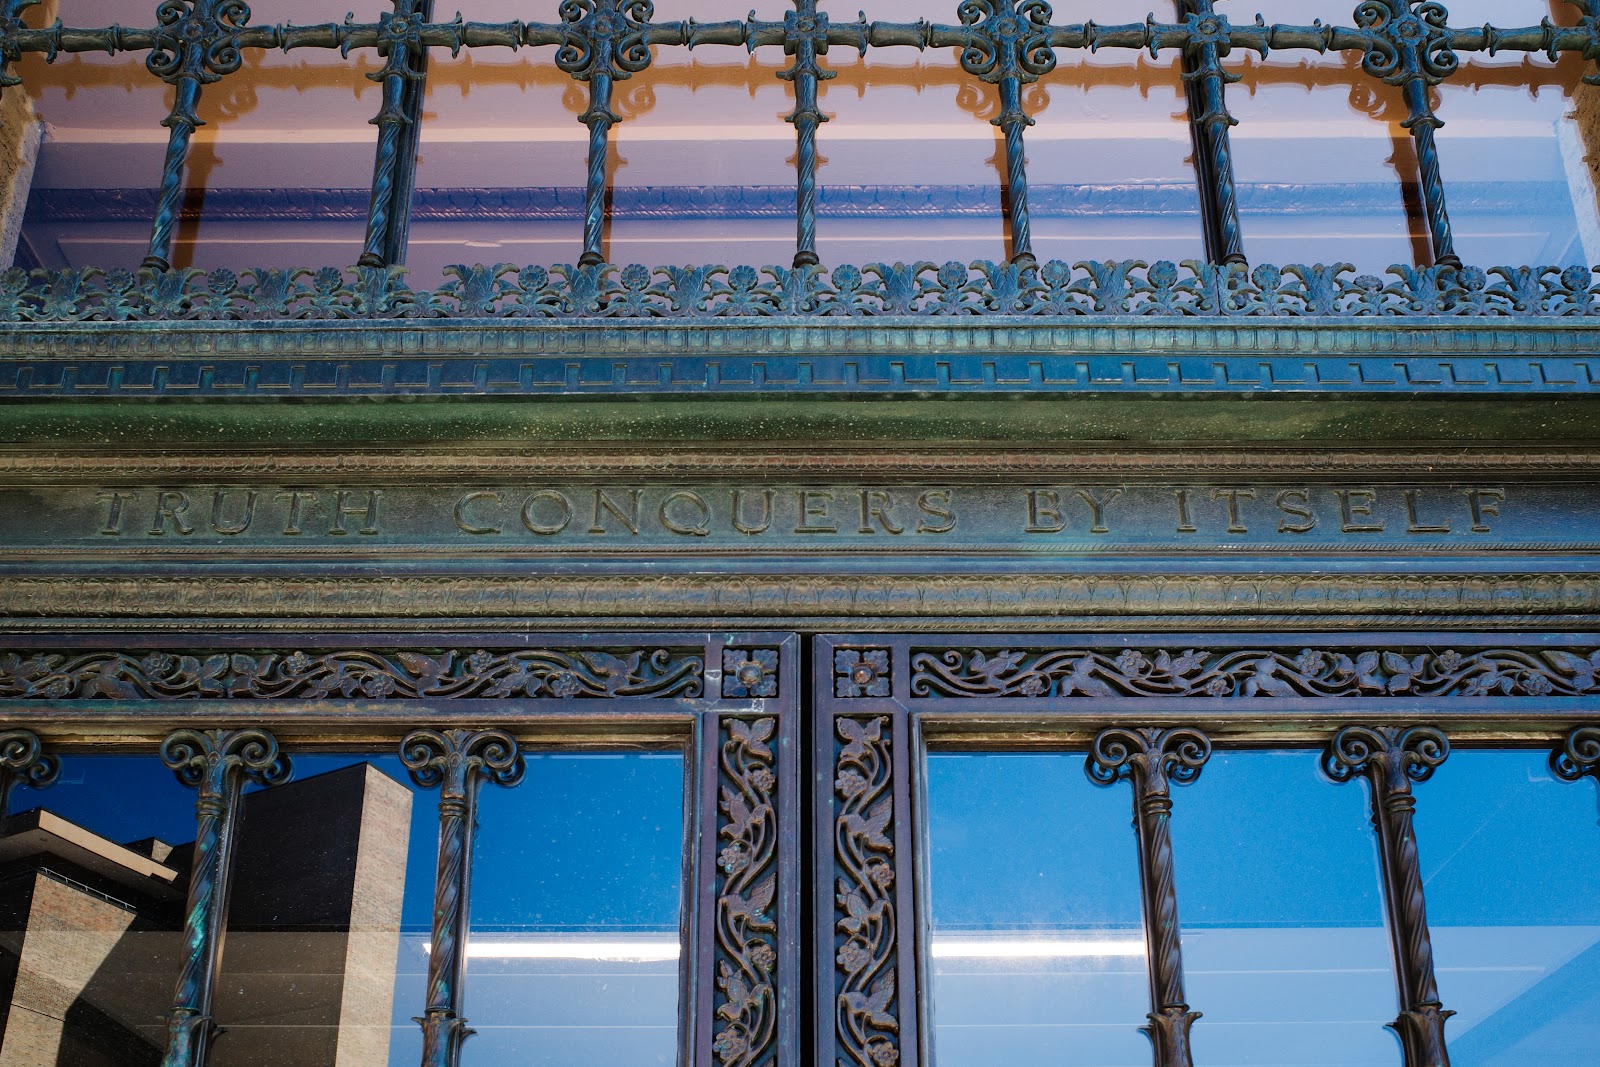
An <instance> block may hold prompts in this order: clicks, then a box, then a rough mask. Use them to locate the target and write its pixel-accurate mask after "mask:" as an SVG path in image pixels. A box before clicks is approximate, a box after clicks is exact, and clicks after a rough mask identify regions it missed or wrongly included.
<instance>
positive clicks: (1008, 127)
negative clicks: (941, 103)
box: [927, 0, 1056, 266]
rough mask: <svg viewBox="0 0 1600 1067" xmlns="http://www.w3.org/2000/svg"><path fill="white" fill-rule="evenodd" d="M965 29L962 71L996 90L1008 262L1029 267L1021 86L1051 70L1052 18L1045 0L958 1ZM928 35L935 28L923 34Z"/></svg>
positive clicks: (1030, 246) (1029, 122) (1025, 120)
mask: <svg viewBox="0 0 1600 1067" xmlns="http://www.w3.org/2000/svg"><path fill="white" fill-rule="evenodd" d="M957 14H958V16H959V18H960V20H961V24H962V26H964V27H967V36H966V42H965V47H963V48H962V50H961V69H962V70H965V71H966V72H967V73H968V74H972V75H976V76H977V77H979V78H981V79H982V80H984V81H986V82H989V83H990V84H992V85H997V86H999V88H1000V114H999V116H998V117H997V118H995V119H994V120H993V123H994V125H996V126H998V127H1000V132H1001V133H1002V134H1003V135H1004V137H1005V150H1006V189H1005V193H1006V199H1007V220H1008V222H1009V223H1010V226H1011V262H1012V263H1015V264H1017V265H1019V266H1027V265H1032V264H1033V263H1034V262H1035V260H1034V255H1033V236H1032V229H1031V225H1030V223H1029V218H1028V173H1027V157H1026V153H1025V151H1024V149H1023V142H1022V131H1023V130H1024V129H1026V128H1027V127H1029V126H1032V125H1033V119H1031V118H1029V117H1028V113H1027V112H1026V111H1025V110H1023V107H1022V86H1023V84H1024V83H1027V82H1035V81H1038V80H1039V78H1040V76H1041V75H1044V74H1048V73H1049V72H1050V71H1051V70H1054V69H1055V65H1056V56H1055V52H1054V51H1053V50H1052V49H1051V47H1050V33H1049V29H1050V19H1051V16H1052V12H1051V10H1050V5H1049V4H1047V3H1045V0H962V2H961V6H960V7H959V8H958V9H957ZM927 30H928V32H929V35H930V36H931V31H932V30H933V27H928V28H927Z"/></svg>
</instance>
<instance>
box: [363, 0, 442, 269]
mask: <svg viewBox="0 0 1600 1067" xmlns="http://www.w3.org/2000/svg"><path fill="white" fill-rule="evenodd" d="M430 6H431V4H430V3H429V0H394V11H393V12H392V13H385V14H384V15H383V16H382V20H381V21H380V23H379V27H380V29H379V33H380V37H379V44H378V53H379V54H380V55H382V56H383V57H384V58H385V62H384V69H383V70H382V71H378V72H373V73H369V74H368V75H367V77H368V78H369V79H371V80H372V81H375V82H380V83H382V85H383V103H382V105H381V106H380V107H379V109H378V114H377V116H376V117H375V118H373V119H372V124H373V125H374V126H376V127H378V152H377V156H376V158H375V160H374V161H373V171H372V202H371V205H370V206H369V207H368V209H367V238H366V242H365V244H364V245H363V248H362V252H361V258H360V259H358V260H357V261H356V262H357V265H358V266H362V267H385V266H388V265H389V264H391V263H394V262H397V261H398V260H399V259H400V258H403V256H397V255H396V249H395V242H394V240H393V237H392V230H393V228H394V226H395V224H396V221H397V220H399V219H401V218H405V217H407V216H408V215H409V214H410V212H409V210H408V209H409V206H410V202H411V191H410V190H411V183H410V182H403V181H402V180H401V172H402V170H405V171H408V172H410V173H413V174H414V173H415V167H416V152H415V150H414V148H413V150H412V151H411V152H410V153H409V154H408V155H407V154H405V153H403V152H402V149H403V148H404V147H405V145H406V144H407V143H410V144H412V145H413V146H414V145H415V137H414V136H413V137H407V134H408V133H414V127H415V126H416V125H417V121H418V115H417V113H416V108H415V104H416V102H418V101H420V99H421V93H420V90H421V88H422V84H421V83H422V79H423V76H424V75H423V71H422V69H421V64H422V63H424V62H425V61H426V57H427V50H426V49H424V48H423V47H422V42H421V34H420V28H421V25H422V23H423V22H425V21H426V20H427V19H428V17H429V11H428V10H427V9H428V8H429V7H430ZM408 104H411V105H413V106H412V107H410V108H408V107H407V105H408ZM403 156H405V158H402V157H403ZM402 191H403V195H404V199H403V200H402V199H401V197H402ZM401 248H402V250H403V245H402V246H401Z"/></svg>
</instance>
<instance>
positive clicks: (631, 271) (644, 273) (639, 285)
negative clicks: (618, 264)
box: [622, 263, 650, 293]
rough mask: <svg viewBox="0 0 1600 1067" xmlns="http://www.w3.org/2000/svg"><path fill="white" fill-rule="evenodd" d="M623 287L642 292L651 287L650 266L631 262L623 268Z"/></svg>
mask: <svg viewBox="0 0 1600 1067" xmlns="http://www.w3.org/2000/svg"><path fill="white" fill-rule="evenodd" d="M622 287H623V288H624V289H631V290H633V291H634V292H636V293H637V292H642V291H643V290H645V289H648V288H649V287H650V268H649V267H646V266H645V265H644V264H642V263H629V264H628V265H627V266H626V267H623V268H622Z"/></svg>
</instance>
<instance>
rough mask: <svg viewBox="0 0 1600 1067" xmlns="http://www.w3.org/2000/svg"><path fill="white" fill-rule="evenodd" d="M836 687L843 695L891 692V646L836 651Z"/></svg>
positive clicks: (834, 662)
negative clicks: (889, 648)
mask: <svg viewBox="0 0 1600 1067" xmlns="http://www.w3.org/2000/svg"><path fill="white" fill-rule="evenodd" d="M833 691H834V695H835V696H837V697H841V698H848V697H886V696H888V695H889V650H888V649H886V648H862V649H854V648H841V649H838V650H836V651H835V652H834V654H833Z"/></svg>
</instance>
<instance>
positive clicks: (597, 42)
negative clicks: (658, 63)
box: [556, 0, 655, 81]
mask: <svg viewBox="0 0 1600 1067" xmlns="http://www.w3.org/2000/svg"><path fill="white" fill-rule="evenodd" d="M654 15H655V5H654V4H653V3H651V2H650V0H562V3H561V21H562V23H563V26H562V32H563V34H564V39H563V40H562V42H561V47H560V48H558V49H557V50H556V66H557V67H559V68H560V69H561V70H563V71H565V72H566V73H568V74H570V75H572V76H573V77H574V78H576V79H578V80H579V81H591V80H593V79H594V78H596V77H598V76H604V77H607V78H609V79H611V80H613V81H622V80H623V79H625V78H628V77H631V76H632V75H634V74H638V73H639V72H640V71H642V70H644V69H645V68H646V67H648V66H649V65H650V43H649V41H648V40H646V36H645V35H646V34H647V33H648V31H649V29H650V19H651V18H652V17H653V16H654Z"/></svg>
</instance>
